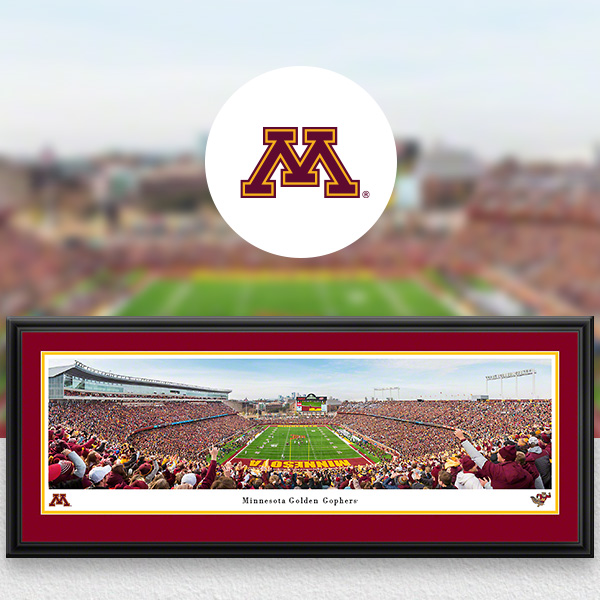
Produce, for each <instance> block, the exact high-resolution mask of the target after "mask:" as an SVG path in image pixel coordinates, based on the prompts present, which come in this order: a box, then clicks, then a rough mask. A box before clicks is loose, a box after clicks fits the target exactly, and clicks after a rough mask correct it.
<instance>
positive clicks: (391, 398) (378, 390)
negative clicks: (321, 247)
mask: <svg viewBox="0 0 600 600" xmlns="http://www.w3.org/2000/svg"><path fill="white" fill-rule="evenodd" d="M393 390H398V400H400V388H399V387H384V388H373V392H374V393H375V397H376V398H377V392H385V391H389V392H390V396H389V398H390V400H393V399H394V398H393V396H392V391H393ZM384 399H385V395H384Z"/></svg>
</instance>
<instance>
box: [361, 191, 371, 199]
mask: <svg viewBox="0 0 600 600" xmlns="http://www.w3.org/2000/svg"><path fill="white" fill-rule="evenodd" d="M370 195H371V194H369V192H363V193H362V197H363V198H368V197H369V196H370Z"/></svg>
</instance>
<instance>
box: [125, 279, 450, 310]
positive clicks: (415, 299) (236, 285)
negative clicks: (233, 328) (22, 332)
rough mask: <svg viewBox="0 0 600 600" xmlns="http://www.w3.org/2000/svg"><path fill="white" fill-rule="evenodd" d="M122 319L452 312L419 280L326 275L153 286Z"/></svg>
mask: <svg viewBox="0 0 600 600" xmlns="http://www.w3.org/2000/svg"><path fill="white" fill-rule="evenodd" d="M119 314H120V315H124V316H135V315H174V316H193V315H206V316H217V315H218V316H236V315H240V316H248V315H322V316H362V315H364V316H368V315H372V316H393V315H398V316H405V315H449V314H452V312H451V310H450V309H449V308H448V307H447V306H445V305H444V304H443V303H441V302H440V301H439V300H437V299H436V298H435V297H434V296H433V295H432V294H431V293H430V292H429V291H427V290H426V289H425V288H424V287H423V286H422V285H421V284H420V283H419V282H418V281H416V280H412V279H403V280H376V279H373V278H367V277H363V278H325V277H323V276H317V277H310V276H308V275H307V276H303V277H292V276H290V277H284V278H264V277H261V276H257V277H249V276H232V277H218V276H214V277H211V276H203V277H198V278H195V279H194V278H191V279H187V280H178V279H160V280H158V281H154V282H152V283H150V284H149V285H148V286H147V287H146V288H145V289H143V290H142V291H141V292H140V293H139V294H138V295H136V296H135V297H134V298H133V299H132V300H131V301H130V302H129V303H128V304H126V305H124V306H123V307H122V308H121V310H120V311H119Z"/></svg>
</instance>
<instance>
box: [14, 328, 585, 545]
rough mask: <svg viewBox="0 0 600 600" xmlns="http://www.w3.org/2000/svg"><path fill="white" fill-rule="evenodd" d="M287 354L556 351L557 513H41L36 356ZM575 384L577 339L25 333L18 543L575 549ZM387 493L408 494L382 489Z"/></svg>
mask: <svg viewBox="0 0 600 600" xmlns="http://www.w3.org/2000/svg"><path fill="white" fill-rule="evenodd" d="M286 350H287V351H408V352H411V351H414V352H416V351H490V352H498V351H500V352H501V351H509V352H515V353H518V352H531V351H536V352H543V351H558V352H560V360H559V365H560V370H559V376H560V379H559V406H558V412H559V426H560V439H559V444H558V452H559V477H558V489H559V514H554V515H549V514H548V515H547V514H539V515H447V514H440V515H431V514H428V515H305V514H303V515H290V514H285V515H256V514H252V515H71V516H67V515H42V514H40V504H41V489H40V486H41V470H40V469H41V466H42V465H41V461H40V456H41V453H42V447H41V444H42V439H43V437H42V427H43V424H42V423H41V407H40V398H41V381H40V377H41V368H40V363H41V360H40V357H41V354H40V353H41V352H42V351H63V352H72V353H77V352H85V351H91V352H93V351H163V352H169V351H211V352H216V351H286ZM578 378H579V373H578V335H577V333H575V332H516V331H515V332H485V333H484V332H447V333H442V332H438V333H432V332H418V333H416V332H365V331H360V332H285V333H283V332H282V333H273V332H264V331H261V332H260V333H251V332H235V333H232V332H216V331H212V332H201V333H198V332H168V333H165V332H160V333H159V332H156V333H148V332H110V331H108V332H107V331H103V332H89V331H88V332H62V333H60V332H59V333H56V332H51V333H44V332H24V333H23V334H22V396H23V398H22V409H23V410H22V429H23V437H22V453H23V458H22V461H23V462H22V485H23V494H22V498H23V505H22V540H23V542H38V541H47V542H51V541H55V542H70V541H71V542H204V541H206V542H219V541H228V542H538V543H543V542H546V541H548V542H560V541H563V542H577V541H578V539H579V536H578V517H579V507H578V502H577V500H578V498H577V489H578V443H577V440H578V439H579V432H578V390H577V387H578V380H579V379H578ZM569 440H572V443H569ZM555 447H556V445H555ZM91 493H92V492H91ZM104 493H110V492H104ZM201 493H210V492H209V491H207V492H201ZM232 493H236V492H232ZM381 493H402V492H401V491H398V492H394V491H385V490H382V491H381ZM423 493H431V492H423ZM433 493H437V492H433ZM439 493H443V492H439ZM446 493H452V492H446Z"/></svg>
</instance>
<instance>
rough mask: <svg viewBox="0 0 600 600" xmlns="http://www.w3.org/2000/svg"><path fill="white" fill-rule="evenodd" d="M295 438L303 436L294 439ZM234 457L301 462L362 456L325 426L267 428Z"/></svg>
mask: <svg viewBox="0 0 600 600" xmlns="http://www.w3.org/2000/svg"><path fill="white" fill-rule="evenodd" d="M294 435H297V436H303V437H300V438H297V439H294V438H293V437H292V436H294ZM236 458H246V459H257V460H265V459H269V460H291V461H301V460H337V459H344V458H362V457H361V455H360V454H359V453H358V452H357V451H356V450H354V449H353V448H351V447H350V446H349V445H348V444H347V443H346V442H345V441H344V440H342V439H340V438H339V437H338V436H337V435H335V434H334V433H333V431H331V430H330V429H328V428H327V427H322V426H321V427H319V426H315V425H310V426H304V427H299V426H294V427H267V428H266V429H265V430H264V431H263V432H262V433H261V434H260V435H259V436H258V437H257V438H256V439H255V440H254V441H253V442H251V443H250V444H249V445H248V446H247V447H246V448H244V449H243V450H242V451H241V452H240V453H239V454H238V455H237V457H236ZM234 462H235V459H234Z"/></svg>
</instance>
